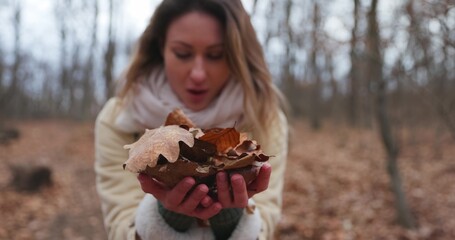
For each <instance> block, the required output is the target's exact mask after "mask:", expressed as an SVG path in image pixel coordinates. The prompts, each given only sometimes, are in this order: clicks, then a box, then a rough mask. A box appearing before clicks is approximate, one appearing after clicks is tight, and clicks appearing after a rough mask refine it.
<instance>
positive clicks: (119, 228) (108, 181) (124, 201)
mask: <svg viewBox="0 0 455 240" xmlns="http://www.w3.org/2000/svg"><path fill="white" fill-rule="evenodd" d="M118 106H119V100H117V99H111V100H109V102H107V103H106V105H105V107H104V108H103V110H102V111H101V112H100V114H99V115H98V118H97V120H96V125H95V171H96V187H97V191H98V194H99V197H100V200H101V209H102V212H103V215H104V225H105V228H106V231H107V234H108V238H109V239H135V226H134V217H135V211H136V208H137V206H138V205H139V203H140V201H141V200H142V199H143V197H144V195H145V194H144V192H143V191H142V190H141V189H140V188H139V184H138V181H137V179H136V176H135V175H134V174H131V173H130V172H128V171H124V170H123V168H122V165H123V163H124V162H125V161H126V159H127V158H128V152H127V151H126V150H124V149H123V146H124V145H125V144H130V143H132V142H133V141H134V138H133V135H132V134H126V133H122V132H120V131H118V130H117V129H116V128H115V127H114V120H115V110H116V108H117V107H118Z"/></svg>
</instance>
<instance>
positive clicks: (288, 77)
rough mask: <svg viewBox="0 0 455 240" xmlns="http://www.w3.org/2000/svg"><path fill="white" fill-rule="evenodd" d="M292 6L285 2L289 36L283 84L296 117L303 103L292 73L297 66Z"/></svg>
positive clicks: (286, 31)
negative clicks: (291, 20)
mask: <svg viewBox="0 0 455 240" xmlns="http://www.w3.org/2000/svg"><path fill="white" fill-rule="evenodd" d="M292 6H293V1H292V0H287V1H286V2H285V16H286V17H285V19H284V25H285V33H286V36H287V44H286V55H285V60H284V63H283V66H282V81H283V82H282V84H283V91H284V93H285V95H286V96H287V97H288V99H289V103H290V106H291V108H292V111H293V112H294V114H296V115H300V114H301V112H302V111H301V109H300V107H301V103H300V101H299V99H298V95H297V94H296V93H297V89H296V88H297V86H296V81H295V76H294V73H293V71H292V68H293V66H294V65H295V57H294V54H293V49H292V48H293V47H295V46H294V44H293V43H294V38H295V37H294V32H293V30H292V27H291V22H290V19H291V14H292Z"/></svg>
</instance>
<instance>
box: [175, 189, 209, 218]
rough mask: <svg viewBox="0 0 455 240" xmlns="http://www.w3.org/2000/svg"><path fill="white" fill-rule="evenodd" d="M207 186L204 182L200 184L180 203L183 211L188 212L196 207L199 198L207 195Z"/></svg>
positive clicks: (199, 200)
mask: <svg viewBox="0 0 455 240" xmlns="http://www.w3.org/2000/svg"><path fill="white" fill-rule="evenodd" d="M208 192H209V188H208V187H207V186H206V185H205V184H200V185H199V186H197V187H196V189H194V190H193V191H192V192H191V194H190V195H189V196H188V197H187V198H186V199H185V200H184V201H183V203H182V204H180V208H181V209H182V211H183V213H190V212H192V211H194V209H196V208H197V206H198V205H199V203H200V202H201V200H202V199H203V198H204V197H205V196H207V193H208Z"/></svg>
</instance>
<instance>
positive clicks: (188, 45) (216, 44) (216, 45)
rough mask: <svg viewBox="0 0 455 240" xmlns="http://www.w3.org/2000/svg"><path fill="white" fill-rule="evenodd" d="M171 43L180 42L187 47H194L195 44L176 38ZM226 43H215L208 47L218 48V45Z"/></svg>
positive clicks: (221, 45)
mask: <svg viewBox="0 0 455 240" xmlns="http://www.w3.org/2000/svg"><path fill="white" fill-rule="evenodd" d="M171 43H178V44H182V45H183V46H185V47H188V48H193V46H191V45H190V44H188V43H185V42H183V41H179V40H174V41H171ZM223 46H224V44H223V43H215V44H213V45H210V46H209V47H208V48H209V49H210V48H217V47H223Z"/></svg>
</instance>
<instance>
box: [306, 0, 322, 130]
mask: <svg viewBox="0 0 455 240" xmlns="http://www.w3.org/2000/svg"><path fill="white" fill-rule="evenodd" d="M320 22H321V16H320V11H319V5H318V2H317V1H314V5H313V29H312V32H311V41H312V44H313V45H312V49H311V53H310V58H309V68H308V70H309V71H310V72H311V74H310V75H309V77H310V78H311V80H312V81H314V84H313V85H312V86H313V87H312V88H311V100H310V101H311V106H310V124H311V128H312V129H315V130H317V129H320V128H321V125H322V123H321V111H322V109H321V91H322V82H321V76H320V73H319V66H318V64H317V62H316V61H317V59H316V58H317V55H318V50H319V46H318V44H319V43H318V42H319V38H318V31H319V25H320Z"/></svg>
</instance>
